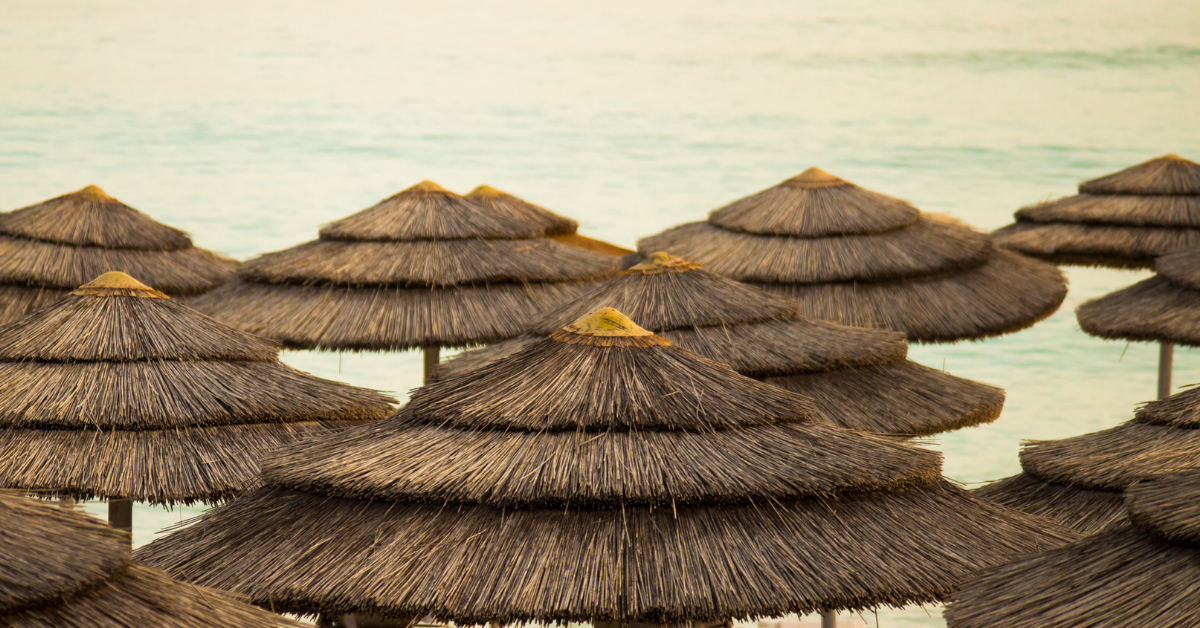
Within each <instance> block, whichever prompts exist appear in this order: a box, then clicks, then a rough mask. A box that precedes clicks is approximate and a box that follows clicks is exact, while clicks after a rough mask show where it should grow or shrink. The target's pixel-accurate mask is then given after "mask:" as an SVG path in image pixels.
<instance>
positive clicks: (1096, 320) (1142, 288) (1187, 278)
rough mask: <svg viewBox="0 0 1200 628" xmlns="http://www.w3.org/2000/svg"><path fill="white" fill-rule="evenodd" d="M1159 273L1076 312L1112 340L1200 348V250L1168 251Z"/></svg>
mask: <svg viewBox="0 0 1200 628" xmlns="http://www.w3.org/2000/svg"><path fill="white" fill-rule="evenodd" d="M1155 268H1156V269H1157V270H1158V275H1157V276H1154V277H1151V278H1150V279H1147V280H1145V281H1140V282H1138V283H1136V284H1134V285H1132V286H1129V287H1127V288H1122V289H1121V290H1117V291H1116V292H1113V293H1111V294H1107V295H1104V296H1102V297H1100V298H1098V299H1092V300H1091V301H1088V302H1087V303H1084V304H1083V305H1081V306H1079V308H1077V309H1076V310H1075V316H1076V317H1078V318H1079V326H1080V327H1082V328H1083V331H1085V332H1087V333H1089V334H1091V335H1093V336H1099V337H1101V338H1108V339H1111V340H1133V341H1163V342H1173V343H1176V344H1181V345H1185V346H1189V347H1196V346H1200V317H1197V315H1196V313H1197V312H1200V248H1196V249H1190V250H1187V251H1181V252H1178V253H1172V254H1170V255H1164V256H1162V257H1160V258H1158V260H1157V261H1156V262H1155Z"/></svg>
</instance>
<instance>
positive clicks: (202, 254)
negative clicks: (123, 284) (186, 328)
mask: <svg viewBox="0 0 1200 628" xmlns="http://www.w3.org/2000/svg"><path fill="white" fill-rule="evenodd" d="M237 266H238V263H237V262H236V261H234V260H232V259H229V258H226V257H222V256H220V255H217V254H216V253H213V252H211V251H206V250H204V249H199V248H196V247H195V246H192V241H191V239H189V238H188V236H187V234H185V233H184V232H182V231H180V230H178V229H174V228H172V227H168V226H166V225H164V224H162V223H159V222H157V221H155V220H154V219H153V218H150V217H149V216H147V215H145V214H143V213H141V212H139V211H138V210H136V209H134V208H132V207H130V206H128V205H126V204H124V203H122V202H121V201H118V200H117V199H115V198H113V197H111V196H109V195H108V194H105V193H104V190H101V189H100V188H98V187H96V186H94V185H89V186H87V187H86V188H83V189H82V190H79V191H78V192H72V193H70V194H65V195H63V196H59V197H57V198H52V199H50V200H48V201H45V202H43V203H38V204H37V205H31V206H29V207H25V208H22V209H18V210H14V211H11V212H8V213H0V324H2V323H8V322H11V321H14V320H17V319H19V318H21V317H22V316H25V315H26V314H28V313H30V312H32V311H33V310H36V309H38V308H40V307H43V306H45V305H49V304H50V303H53V302H55V301H57V300H58V299H61V298H62V297H63V296H64V295H66V294H67V293H68V292H70V291H71V290H74V289H75V287H76V286H78V285H80V284H83V283H86V282H88V281H90V280H91V279H93V278H95V277H96V276H97V275H100V274H101V273H105V272H108V271H110V270H120V271H125V272H129V273H134V274H136V275H137V276H139V277H142V278H143V279H145V280H147V281H149V282H151V283H152V284H154V285H155V286H156V287H158V288H159V289H160V290H162V291H163V292H165V293H167V294H169V295H171V296H190V295H196V294H200V293H202V292H207V291H209V290H212V289H213V288H215V287H217V286H219V285H221V284H223V283H225V282H227V281H229V280H231V279H233V276H234V271H235V270H236V269H237Z"/></svg>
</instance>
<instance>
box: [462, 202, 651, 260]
mask: <svg viewBox="0 0 1200 628" xmlns="http://www.w3.org/2000/svg"><path fill="white" fill-rule="evenodd" d="M466 197H467V198H469V199H471V200H473V201H475V202H476V203H479V204H480V205H483V206H485V207H489V208H491V209H494V210H496V211H498V212H503V213H505V214H508V215H510V216H512V217H513V218H516V219H518V220H529V221H534V222H537V223H540V224H542V225H545V227H546V231H545V234H546V236H547V237H549V238H550V239H552V240H556V241H558V242H562V243H563V244H570V245H571V246H577V247H579V248H582V249H587V250H589V251H595V252H597V253H603V254H605V255H612V256H613V257H625V256H626V255H629V254H630V253H633V251H631V250H629V249H626V248H622V247H619V246H617V245H615V244H609V243H608V242H604V241H601V240H596V239H593V238H589V237H587V236H585V235H580V234H579V233H577V230H578V229H579V223H578V222H576V221H574V220H572V219H570V218H567V217H565V216H560V215H558V214H556V213H554V212H552V211H550V210H548V209H546V208H545V207H542V206H540V205H534V204H533V203H530V202H529V201H527V200H524V199H521V198H517V197H516V196H513V195H512V194H509V193H508V192H503V191H501V190H497V189H496V188H494V187H492V186H490V185H481V186H479V187H477V188H475V189H474V190H471V191H470V192H469V193H467V196H466Z"/></svg>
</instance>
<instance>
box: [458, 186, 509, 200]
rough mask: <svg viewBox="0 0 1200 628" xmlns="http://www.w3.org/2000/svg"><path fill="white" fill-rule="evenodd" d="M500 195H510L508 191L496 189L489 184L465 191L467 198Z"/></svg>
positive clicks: (495, 196)
mask: <svg viewBox="0 0 1200 628" xmlns="http://www.w3.org/2000/svg"><path fill="white" fill-rule="evenodd" d="M501 196H512V195H511V194H509V193H508V192H504V191H501V190H497V189H496V188H494V187H492V186H490V185H481V186H479V187H477V188H475V189H474V190H471V191H470V192H468V193H467V198H498V197H501Z"/></svg>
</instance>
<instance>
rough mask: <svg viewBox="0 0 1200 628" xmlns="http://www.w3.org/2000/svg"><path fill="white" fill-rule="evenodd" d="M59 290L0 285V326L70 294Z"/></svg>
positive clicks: (68, 291) (67, 291)
mask: <svg viewBox="0 0 1200 628" xmlns="http://www.w3.org/2000/svg"><path fill="white" fill-rule="evenodd" d="M0 215H2V214H0ZM70 292H71V291H70V290H65V289H61V288H38V287H29V286H6V285H3V284H0V325H3V324H6V323H10V322H12V321H16V320H20V319H22V318H24V317H25V316H27V315H29V313H30V312H33V311H34V310H37V309H40V308H43V307H46V306H47V305H50V304H51V303H54V302H55V301H58V300H60V299H62V298H63V297H65V296H67V295H68V294H70Z"/></svg>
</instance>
